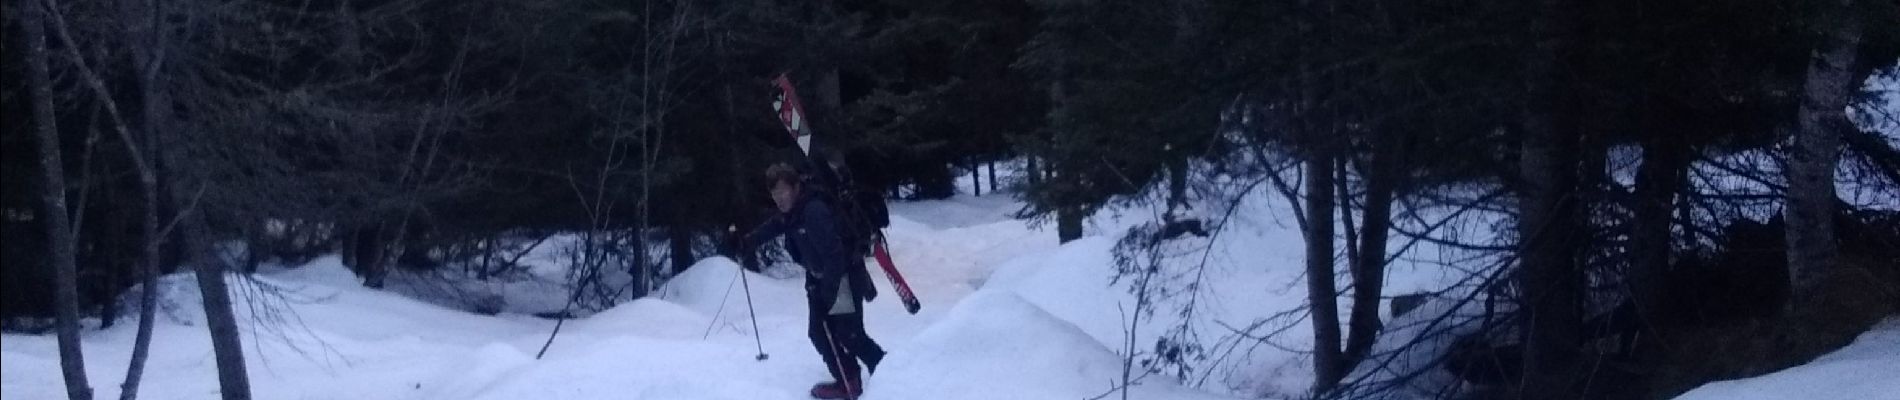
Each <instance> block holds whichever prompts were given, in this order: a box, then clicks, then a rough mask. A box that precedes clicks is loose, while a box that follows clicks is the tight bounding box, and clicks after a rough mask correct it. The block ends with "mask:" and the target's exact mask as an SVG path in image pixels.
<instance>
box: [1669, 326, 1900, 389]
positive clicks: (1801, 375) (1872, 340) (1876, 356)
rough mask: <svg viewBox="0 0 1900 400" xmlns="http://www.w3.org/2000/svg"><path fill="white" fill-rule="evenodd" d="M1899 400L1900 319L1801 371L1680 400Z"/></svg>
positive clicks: (1715, 386) (1712, 385) (1721, 386)
mask: <svg viewBox="0 0 1900 400" xmlns="http://www.w3.org/2000/svg"><path fill="white" fill-rule="evenodd" d="M1775 399H1809V400H1850V399H1851V400H1860V399H1887V400H1894V399H1900V317H1892V318H1888V319H1887V320H1886V321H1883V322H1881V323H1880V324H1878V325H1875V326H1874V328H1873V329H1870V330H1868V331H1867V333H1864V334H1861V335H1860V338H1858V339H1855V340H1854V343H1853V344H1850V345H1847V347H1842V348H1841V349H1840V350H1835V351H1834V352H1832V353H1828V354H1826V355H1823V356H1821V357H1820V358H1816V359H1814V361H1812V362H1809V363H1807V364H1806V365H1802V366H1799V367H1794V368H1788V369H1785V370H1781V371H1778V372H1775V373H1771V374H1768V375H1762V376H1759V377H1754V378H1747V379H1737V380H1732V381H1723V382H1715V383H1710V384H1707V385H1702V387H1700V388H1696V389H1695V390H1691V391H1689V393H1685V394H1683V395H1682V396H1680V397H1677V398H1676V400H1775Z"/></svg>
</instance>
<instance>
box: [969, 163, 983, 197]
mask: <svg viewBox="0 0 1900 400" xmlns="http://www.w3.org/2000/svg"><path fill="white" fill-rule="evenodd" d="M982 168H983V164H980V163H977V161H976V159H975V158H971V159H970V188H972V189H975V190H976V196H977V197H983V175H981V174H980V172H982V171H980V170H981V169H982Z"/></svg>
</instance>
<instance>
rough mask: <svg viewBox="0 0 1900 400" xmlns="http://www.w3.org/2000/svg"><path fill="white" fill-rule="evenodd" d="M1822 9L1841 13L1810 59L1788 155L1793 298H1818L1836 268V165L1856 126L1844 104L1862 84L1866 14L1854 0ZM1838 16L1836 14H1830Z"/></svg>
mask: <svg viewBox="0 0 1900 400" xmlns="http://www.w3.org/2000/svg"><path fill="white" fill-rule="evenodd" d="M1816 5H1817V7H1820V8H1821V9H1820V10H1819V11H1820V13H1819V14H1820V15H1823V16H1828V17H1835V18H1838V19H1839V20H1838V21H1831V22H1834V23H1832V24H1830V25H1829V29H1828V30H1827V32H1826V37H1824V38H1823V39H1822V41H1821V44H1820V46H1819V47H1818V48H1816V49H1814V55H1813V56H1812V57H1811V58H1810V59H1809V60H1808V72H1807V82H1806V84H1805V87H1804V88H1803V89H1804V90H1803V92H1802V95H1801V110H1800V115H1799V118H1800V124H1801V125H1800V131H1799V132H1797V133H1796V134H1795V135H1796V137H1795V140H1794V149H1793V151H1791V152H1789V157H1788V172H1787V174H1788V194H1787V196H1788V199H1787V201H1788V205H1787V206H1786V208H1785V209H1784V213H1785V214H1786V216H1787V221H1788V225H1787V229H1788V230H1787V239H1788V277H1789V278H1790V279H1791V281H1792V282H1791V285H1790V287H1792V288H1793V289H1794V290H1793V296H1791V297H1790V300H1791V302H1790V304H1802V302H1803V301H1804V300H1808V299H1812V298H1814V297H1815V295H1816V294H1817V293H1815V289H1817V288H1816V285H1815V284H1816V283H1817V282H1816V281H1817V280H1818V278H1820V277H1821V276H1823V275H1824V273H1825V272H1826V271H1827V270H1828V269H1830V268H1834V267H1835V264H1836V263H1837V260H1838V259H1839V257H1840V248H1839V245H1838V244H1837V243H1835V238H1834V202H1836V201H1838V200H1837V198H1836V194H1835V188H1834V167H1835V165H1836V164H1838V163H1839V162H1840V146H1841V131H1843V130H1847V129H1852V125H1850V124H1849V123H1848V121H1847V118H1846V115H1845V113H1844V111H1843V110H1845V109H1846V108H1847V102H1848V96H1849V95H1850V94H1852V93H1853V91H1854V90H1855V89H1856V87H1855V86H1856V85H1857V84H1858V82H1856V81H1855V80H1854V79H1853V78H1854V77H1853V72H1852V68H1853V65H1854V59H1855V56H1856V54H1855V51H1856V49H1857V48H1858V47H1859V44H1860V35H1861V32H1860V29H1861V27H1860V25H1861V21H1860V17H1859V16H1857V15H1854V14H1853V0H1824V1H1821V2H1818V3H1816ZM1830 19H1834V18H1830Z"/></svg>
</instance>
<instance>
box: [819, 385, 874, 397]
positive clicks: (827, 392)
mask: <svg viewBox="0 0 1900 400" xmlns="http://www.w3.org/2000/svg"><path fill="white" fill-rule="evenodd" d="M860 394H864V388H859V387H853V388H851V390H849V391H846V390H845V387H844V385H840V384H838V383H837V382H826V383H820V384H818V386H812V387H811V397H812V398H817V399H824V400H849V399H857V398H858V395H860Z"/></svg>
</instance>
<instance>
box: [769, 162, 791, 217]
mask: <svg viewBox="0 0 1900 400" xmlns="http://www.w3.org/2000/svg"><path fill="white" fill-rule="evenodd" d="M765 178H766V180H767V181H768V182H770V183H769V184H770V185H772V203H773V204H776V205H778V210H779V211H780V212H791V211H792V205H793V204H794V202H796V201H798V170H797V169H794V168H792V166H791V165H788V164H785V163H778V164H773V165H772V167H770V168H766V169H765Z"/></svg>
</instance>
